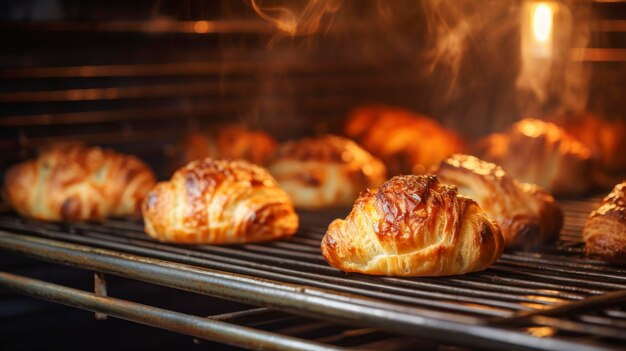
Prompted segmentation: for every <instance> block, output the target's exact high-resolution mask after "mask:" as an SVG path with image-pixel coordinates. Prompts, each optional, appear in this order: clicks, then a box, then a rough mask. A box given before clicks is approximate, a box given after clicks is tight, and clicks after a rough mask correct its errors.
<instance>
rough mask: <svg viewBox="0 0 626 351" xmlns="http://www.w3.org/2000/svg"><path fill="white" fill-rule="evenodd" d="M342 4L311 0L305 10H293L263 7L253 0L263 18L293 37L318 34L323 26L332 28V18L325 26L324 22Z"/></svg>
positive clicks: (254, 7) (336, 1) (332, 1)
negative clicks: (325, 17)
mask: <svg viewBox="0 0 626 351" xmlns="http://www.w3.org/2000/svg"><path fill="white" fill-rule="evenodd" d="M294 3H295V2H294ZM341 4H342V1H341V0H309V1H308V2H307V3H306V6H305V7H304V8H303V9H299V10H292V9H288V8H286V7H263V6H262V5H260V4H259V1H258V0H251V5H252V8H253V9H254V11H255V12H256V13H257V14H258V15H259V16H260V17H261V18H263V19H265V20H267V21H269V22H270V23H272V24H274V25H275V26H276V28H277V29H278V30H279V31H280V32H282V33H284V34H286V35H288V36H291V37H294V36H301V35H311V34H314V33H317V31H318V30H319V29H320V28H322V27H323V25H324V26H325V27H326V28H330V25H331V23H332V17H331V18H330V21H328V22H326V23H325V24H323V23H322V20H323V18H324V16H325V15H326V14H330V15H332V14H334V13H335V12H337V10H339V8H340V7H341Z"/></svg>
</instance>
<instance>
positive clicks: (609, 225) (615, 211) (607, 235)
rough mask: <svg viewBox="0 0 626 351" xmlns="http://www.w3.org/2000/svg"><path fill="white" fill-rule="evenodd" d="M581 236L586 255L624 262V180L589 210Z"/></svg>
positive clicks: (625, 231) (625, 236) (625, 227)
mask: <svg viewBox="0 0 626 351" xmlns="http://www.w3.org/2000/svg"><path fill="white" fill-rule="evenodd" d="M583 238H584V239H585V243H586V246H587V254H588V255H590V256H594V257H600V258H602V259H604V260H606V261H609V262H614V263H620V264H626V181H624V182H622V183H620V184H617V185H616V186H615V188H614V189H613V191H611V192H610V193H609V195H608V196H607V197H605V198H604V200H602V204H601V205H600V207H598V208H597V209H596V210H595V211H593V212H591V215H589V219H587V222H586V223H585V228H584V230H583Z"/></svg>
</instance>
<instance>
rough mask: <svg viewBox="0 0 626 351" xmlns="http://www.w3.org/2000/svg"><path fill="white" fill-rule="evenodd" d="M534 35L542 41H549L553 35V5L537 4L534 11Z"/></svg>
mask: <svg viewBox="0 0 626 351" xmlns="http://www.w3.org/2000/svg"><path fill="white" fill-rule="evenodd" d="M532 27H533V35H534V37H535V40H537V41H538V42H540V43H545V42H548V41H549V39H550V37H551V36H552V7H551V6H549V5H548V4H545V3H540V4H538V5H537V6H535V10H534V11H533V25H532Z"/></svg>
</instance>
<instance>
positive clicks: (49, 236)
mask: <svg viewBox="0 0 626 351" xmlns="http://www.w3.org/2000/svg"><path fill="white" fill-rule="evenodd" d="M597 201H598V199H597V198H593V199H587V200H581V201H577V200H569V201H564V202H563V207H564V210H565V212H566V221H565V226H564V229H563V230H562V233H561V238H560V240H559V241H558V242H557V243H556V244H554V245H550V246H545V247H542V248H539V249H537V250H536V251H532V252H519V251H516V252H508V253H505V254H504V255H503V256H502V258H501V259H500V260H499V261H498V262H497V263H496V264H494V265H493V266H492V267H490V268H489V269H487V270H486V271H484V272H479V273H473V274H467V275H463V276H452V277H437V278H394V277H370V276H364V275H359V274H346V273H342V272H340V271H337V270H335V269H333V268H332V267H329V266H328V265H327V264H326V262H325V261H324V260H323V258H322V257H321V255H320V253H319V243H320V239H321V237H322V236H323V234H324V232H325V229H326V226H327V225H328V223H329V222H330V220H331V219H333V218H336V217H340V216H343V215H345V213H346V210H340V209H337V210H333V211H325V212H307V213H301V222H302V228H301V230H300V231H299V233H298V234H297V235H296V236H295V237H293V238H292V239H290V240H282V241H275V242H270V243H263V244H247V245H239V246H208V245H200V246H181V245H171V244H163V243H159V242H155V241H153V240H151V239H150V238H148V237H147V236H146V235H145V234H144V232H143V228H142V225H141V223H139V222H130V221H120V220H110V221H106V222H104V223H101V224H94V223H77V224H71V225H68V224H53V223H42V222H37V221H32V220H28V219H23V218H19V217H17V216H15V215H13V214H10V213H4V214H2V215H0V248H2V249H5V250H9V251H13V252H16V253H20V254H24V255H27V256H31V257H34V258H37V259H40V260H44V261H49V262H54V263H60V264H64V265H70V266H74V267H79V268H83V269H88V270H93V271H95V272H101V273H107V274H113V275H119V276H123V277H127V278H131V279H136V280H140V281H145V282H149V283H154V284H159V285H164V286H169V287H174V288H178V289H183V290H187V291H191V292H196V293H200V294H205V295H211V296H215V297H219V298H224V299H228V300H233V301H238V302H243V303H247V304H251V305H256V306H261V307H260V308H259V309H254V310H250V311H245V312H234V313H232V314H228V315H222V316H213V317H212V318H204V317H199V316H191V315H185V314H180V313H176V312H172V311H167V310H162V309H158V308H155V307H151V306H146V305H141V304H137V303H133V302H129V301H124V300H119V299H114V298H112V297H105V296H104V295H105V294H106V289H105V288H104V286H103V285H104V283H103V281H102V280H101V279H99V278H98V277H99V274H98V275H96V277H97V278H98V279H96V283H97V284H96V292H95V293H90V292H85V291H80V290H75V289H71V288H67V287H63V286H58V285H54V284H50V283H45V282H41V281H36V280H33V279H30V278H24V277H19V276H15V275H13V274H10V273H0V286H2V287H4V288H8V289H10V290H13V291H16V292H20V293H24V294H28V295H31V296H35V297H39V298H44V299H48V300H52V301H56V302H60V303H63V304H67V305H71V306H75V307H79V308H83V309H88V310H92V311H96V312H99V313H101V314H102V315H112V316H116V317H121V318H125V319H129V320H133V321H136V322H140V323H144V324H149V325H154V326H158V327H162V328H165V329H169V330H172V331H177V332H180V333H184V334H188V335H192V336H195V337H198V338H202V339H211V340H217V341H220V342H225V343H230V344H234V345H238V346H243V347H249V348H257V347H266V348H267V347H269V348H275V349H316V348H317V349H319V348H329V347H344V346H346V345H347V346H354V345H351V344H350V343H349V342H347V341H346V340H347V339H346V335H351V336H354V335H357V334H358V333H363V335H368V337H364V338H365V339H366V341H367V340H374V341H380V340H392V339H393V340H395V343H393V345H392V344H390V345H392V346H398V347H399V348H401V347H403V346H406V345H412V344H413V345H415V343H427V342H425V341H423V340H424V339H426V340H429V341H428V342H438V343H445V344H454V345H462V346H467V347H478V348H491V349H502V348H509V349H520V350H521V349H543V350H564V349H567V350H598V349H620V348H621V347H623V345H624V343H625V341H626V335H624V333H623V330H624V328H625V327H626V310H625V309H624V306H625V305H626V304H625V302H626V274H625V273H626V269H625V268H623V267H617V266H611V265H609V264H607V263H604V262H600V261H594V260H590V259H587V258H584V244H583V243H582V240H581V228H582V225H583V224H584V220H585V218H586V216H587V215H588V213H589V211H590V210H591V209H592V208H593V207H594V206H595V205H596V203H597ZM99 285H102V286H100V288H99ZM269 316H271V317H272V318H269ZM305 317H306V318H305ZM311 318H313V319H311ZM283 319H293V321H300V322H302V321H306V323H304V322H303V323H304V324H297V323H296V324H292V323H289V324H288V327H286V328H282V329H281V328H270V329H266V330H264V329H263V327H262V326H261V325H262V324H263V323H261V324H259V321H260V320H261V321H263V320H265V321H267V322H268V323H269V324H268V325H270V326H271V323H270V322H271V321H276V322H277V321H280V320H283ZM329 321H332V323H331V322H329ZM335 323H338V324H340V325H350V326H353V328H352V329H350V328H347V327H344V329H339V327H334V325H336V324H335ZM279 324H280V323H279ZM307 325H308V327H307ZM312 325H313V326H312ZM298 326H300V327H301V328H304V329H303V330H307V328H313V330H315V329H316V328H320V329H325V328H330V330H335V331H338V330H344V331H346V332H347V331H348V330H358V331H351V332H347V333H348V334H345V333H344V334H342V333H341V332H340V333H335V334H334V335H335V336H334V337H335V338H337V335H343V337H341V338H340V339H333V338H332V337H331V336H329V335H325V336H324V335H323V334H324V333H322V334H319V335H317V337H316V336H315V333H313V334H311V335H313V336H311V335H308V334H307V337H304V338H303V337H302V335H303V334H302V333H300V334H298V333H292V335H290V334H289V333H290V332H294V330H295V331H297V330H298ZM354 326H357V327H360V328H357V329H354ZM294 328H295V329H294ZM268 330H269V331H268ZM359 331H360V332H359ZM350 333H353V334H350ZM354 333H356V334H354ZM389 333H392V334H393V335H392V334H389ZM359 335H360V334H359ZM363 335H361V336H363ZM372 335H375V337H372ZM394 335H405V336H409V338H407V337H399V336H394ZM370 337H371V338H372V339H368V338H370ZM417 337H419V338H420V339H417ZM348 339H349V338H348ZM357 339H358V338H357ZM333 340H343V342H344V343H345V344H344V345H343V346H342V345H341V343H339V344H338V345H337V344H334V345H333V344H332V341H333ZM359 340H361V339H359ZM357 344H358V346H355V347H357V348H369V347H370V346H367V347H366V344H367V343H357ZM374 348H376V347H374ZM376 349H380V348H376ZM390 349H394V348H393V347H390Z"/></svg>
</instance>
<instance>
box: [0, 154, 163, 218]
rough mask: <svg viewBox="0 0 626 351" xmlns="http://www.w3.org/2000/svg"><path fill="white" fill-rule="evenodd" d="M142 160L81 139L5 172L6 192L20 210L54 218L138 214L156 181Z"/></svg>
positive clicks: (33, 215)
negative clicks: (89, 144)
mask: <svg viewBox="0 0 626 351" xmlns="http://www.w3.org/2000/svg"><path fill="white" fill-rule="evenodd" d="M155 183H156V179H155V176H154V174H153V173H152V171H151V170H150V169H149V168H148V167H147V166H146V165H145V164H144V163H143V162H141V161H140V160H139V159H137V158H136V157H134V156H131V155H124V154H120V153H117V152H114V151H111V150H106V149H100V148H98V147H87V146H85V145H83V144H80V143H60V144H55V145H52V146H50V147H47V148H45V149H44V150H43V151H42V152H41V154H40V155H39V157H38V158H37V159H34V160H30V161H26V162H23V163H20V164H17V165H15V166H13V167H11V168H10V169H9V171H8V172H7V174H6V177H5V190H4V194H5V197H6V199H7V201H8V202H9V203H10V204H11V205H12V206H13V208H15V210H16V211H18V212H19V213H20V214H22V215H24V216H28V217H33V218H37V219H41V220H50V221H83V220H102V219H104V218H106V217H109V216H128V215H136V214H138V213H139V210H140V207H141V202H142V201H143V198H144V197H145V195H146V194H147V193H148V191H149V190H150V188H152V186H154V184H155Z"/></svg>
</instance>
